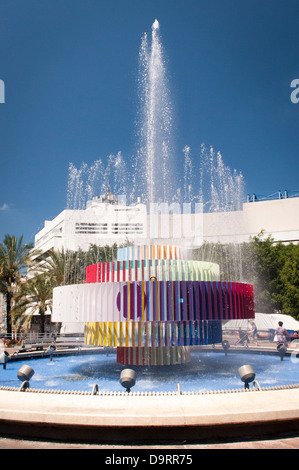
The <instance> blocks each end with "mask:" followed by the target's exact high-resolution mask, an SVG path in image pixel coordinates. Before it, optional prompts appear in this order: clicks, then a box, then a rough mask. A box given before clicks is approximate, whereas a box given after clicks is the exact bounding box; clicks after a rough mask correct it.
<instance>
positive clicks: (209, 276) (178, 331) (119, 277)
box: [52, 245, 254, 365]
mask: <svg viewBox="0 0 299 470" xmlns="http://www.w3.org/2000/svg"><path fill="white" fill-rule="evenodd" d="M180 256H181V255H180V249H179V248H178V247H175V246H157V245H146V246H137V247H135V246H133V247H126V248H122V249H119V250H118V259H117V261H114V262H108V263H98V264H95V265H91V266H88V267H87V269H86V284H79V285H70V286H63V287H57V288H55V289H54V295H53V318H52V321H56V322H84V323H85V332H84V341H85V343H86V344H89V345H95V346H112V347H117V362H119V363H122V364H129V365H166V364H179V363H185V362H188V361H189V360H190V347H192V346H196V345H207V344H215V343H220V342H221V341H222V321H224V320H230V319H241V318H242V319H243V318H248V319H249V318H250V319H251V318H254V302H253V287H252V286H251V285H250V284H244V283H239V282H220V281H219V267H218V265H216V264H214V263H208V262H202V261H189V260H188V261H184V260H182V259H181V258H180Z"/></svg>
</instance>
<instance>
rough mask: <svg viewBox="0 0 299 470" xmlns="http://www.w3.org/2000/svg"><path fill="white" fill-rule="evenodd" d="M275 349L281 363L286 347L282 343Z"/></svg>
mask: <svg viewBox="0 0 299 470" xmlns="http://www.w3.org/2000/svg"><path fill="white" fill-rule="evenodd" d="M276 349H277V351H278V354H279V355H280V360H281V361H283V358H284V356H285V355H286V352H287V349H288V348H287V346H286V345H285V344H283V343H279V344H278V345H277V348H276Z"/></svg>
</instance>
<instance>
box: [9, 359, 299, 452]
mask: <svg viewBox="0 0 299 470" xmlns="http://www.w3.org/2000/svg"><path fill="white" fill-rule="evenodd" d="M25 363H26V364H30V366H32V368H33V369H34V370H35V374H34V375H33V376H32V378H31V380H30V388H28V389H26V390H24V391H18V388H16V387H15V386H16V385H17V386H18V385H20V381H17V382H16V374H17V370H19V368H20V367H21V366H22V365H23V364H25ZM245 363H250V364H251V365H252V367H253V368H254V370H255V372H256V378H257V379H258V380H259V383H260V385H261V386H262V387H264V386H265V385H267V386H269V387H270V388H269V389H265V388H262V390H258V389H254V388H250V389H249V390H245V389H244V388H243V383H242V382H241V380H240V377H239V376H238V368H239V367H240V365H244V364H245ZM123 367H125V366H119V365H118V364H116V363H115V355H114V354H111V355H108V356H106V355H105V354H96V355H74V356H68V357H57V356H56V357H55V356H54V357H53V360H52V361H51V360H50V358H49V357H44V358H42V359H41V358H40V359H31V360H30V359H28V358H27V359H26V360H23V361H19V360H17V361H10V362H9V363H8V365H7V369H6V370H3V371H2V370H1V371H0V379H1V384H0V385H1V387H0V433H1V434H2V435H5V436H9V435H14V436H19V437H25V438H31V439H32V438H37V439H47V440H48V439H54V440H63V441H66V442H71V441H76V442H78V441H79V442H83V441H84V442H106V443H107V442H108V443H111V442H113V444H115V443H117V442H122V443H129V442H131V443H132V442H142V443H144V442H153V441H154V442H165V441H167V442H168V443H169V442H172V441H176V442H178V441H182V440H186V441H190V442H203V441H209V440H213V441H215V440H216V441H219V440H231V439H235V438H237V439H239V440H240V439H246V438H249V437H250V438H252V437H258V436H259V437H260V436H263V437H267V438H271V436H272V437H278V436H282V435H284V433H286V432H287V433H288V434H289V435H290V434H293V435H294V434H296V435H297V434H298V431H299V409H298V402H299V388H298V386H296V384H295V383H294V381H296V378H297V376H298V374H297V364H296V362H295V361H292V360H291V358H290V356H287V357H285V358H284V360H283V361H281V360H280V358H279V356H278V355H277V354H274V355H268V354H248V353H245V354H243V353H242V354H238V353H229V354H228V355H227V356H225V354H224V352H223V351H220V350H218V351H217V352H216V350H215V351H209V352H203V351H193V352H192V358H191V361H190V363H188V364H185V365H182V366H163V367H161V368H160V367H157V366H155V367H154V368H147V367H140V366H138V367H134V369H135V370H136V373H137V374H136V384H135V386H134V387H133V390H132V391H131V392H130V393H127V392H124V391H121V388H122V386H121V384H120V382H119V378H120V371H121V369H122V368H123ZM4 383H6V384H9V385H11V388H8V387H6V388H5V387H4V386H3V384H4ZM95 383H97V384H98V390H99V392H98V394H97V395H93V394H92V392H91V387H93V386H94V384H95ZM178 383H179V384H180V390H179V389H178V388H177V384H178ZM286 383H287V384H290V383H291V384H292V383H293V384H294V385H293V386H292V385H291V386H290V387H284V386H283V385H284V384H286ZM278 385H280V386H281V387H278ZM42 386H43V387H45V388H46V391H44V392H43V393H41V392H40V387H42ZM227 386H229V387H230V388H231V387H233V388H234V390H233V391H230V392H229V393H226V392H223V393H218V392H217V391H215V390H216V389H217V390H218V389H220V388H221V387H227ZM33 387H38V388H33ZM57 388H60V389H68V390H69V392H66V393H58V391H57ZM75 389H78V390H86V391H85V392H84V391H82V392H74V391H73V392H71V390H75ZM113 389H114V390H115V391H114V392H113V391H112V390H113ZM207 389H208V390H214V391H212V392H205V390H207ZM55 390H56V391H55ZM105 390H106V392H105ZM108 390H109V391H108ZM162 390H165V391H164V392H163V391H162Z"/></svg>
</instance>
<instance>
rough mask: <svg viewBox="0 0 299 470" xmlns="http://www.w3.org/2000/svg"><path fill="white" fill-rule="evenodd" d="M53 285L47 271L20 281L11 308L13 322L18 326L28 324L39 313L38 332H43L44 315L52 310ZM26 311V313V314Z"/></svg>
mask: <svg viewBox="0 0 299 470" xmlns="http://www.w3.org/2000/svg"><path fill="white" fill-rule="evenodd" d="M52 292H53V286H52V282H51V278H50V276H49V275H48V274H47V273H43V274H39V275H38V276H35V277H33V278H31V279H28V280H27V281H26V282H24V283H22V284H21V285H20V287H19V290H18V292H17V293H16V295H15V298H14V306H13V307H12V309H11V316H12V320H13V323H14V324H16V325H18V327H19V328H20V327H21V326H24V325H29V324H30V321H31V319H32V316H33V315H34V314H35V313H38V314H39V315H40V318H41V321H40V333H44V332H45V315H46V312H47V309H48V308H49V309H50V310H52ZM26 313H27V315H26Z"/></svg>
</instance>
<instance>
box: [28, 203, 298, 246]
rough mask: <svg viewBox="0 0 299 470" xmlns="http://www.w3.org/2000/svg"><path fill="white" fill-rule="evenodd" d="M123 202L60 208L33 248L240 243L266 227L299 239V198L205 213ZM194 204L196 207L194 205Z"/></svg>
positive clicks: (280, 236)
mask: <svg viewBox="0 0 299 470" xmlns="http://www.w3.org/2000/svg"><path fill="white" fill-rule="evenodd" d="M195 206H196V207H195V210H193V211H192V213H191V211H190V207H189V205H188V204H187V205H183V207H180V205H179V204H170V205H167V204H160V205H152V206H151V208H150V211H149V213H147V209H146V206H145V205H144V204H142V203H141V202H140V201H137V203H136V204H135V205H130V206H128V205H126V204H125V202H124V200H122V199H121V198H120V197H115V196H112V195H110V196H109V197H107V198H104V197H99V198H93V200H92V201H88V202H87V206H86V209H85V210H64V211H62V212H61V213H60V214H59V215H58V216H57V217H55V218H54V219H53V220H51V221H48V220H46V221H45V225H44V228H43V229H42V230H41V231H40V232H38V233H37V234H36V236H35V248H37V249H40V250H41V251H42V252H43V253H44V252H47V251H48V250H49V249H51V248H53V249H55V250H61V249H62V248H64V249H65V250H66V249H70V250H77V249H79V248H81V249H82V250H88V248H89V246H90V244H97V245H102V246H103V245H106V244H107V245H112V244H113V243H117V244H121V243H125V242H127V241H130V242H134V243H135V244H147V243H149V242H151V243H154V242H155V243H157V244H158V243H159V244H163V243H164V244H169V243H171V244H178V245H180V246H182V245H183V246H186V247H196V246H200V245H201V244H202V243H203V242H204V241H206V242H220V243H230V242H235V243H241V242H246V241H249V239H250V237H252V236H254V235H258V234H259V233H260V232H261V231H262V230H264V233H265V236H268V235H271V236H272V237H273V238H274V240H276V241H279V240H281V241H283V242H286V243H290V242H293V243H298V242H299V197H293V198H285V199H276V200H268V201H256V202H246V203H244V204H243V208H242V210H241V211H228V212H213V213H203V212H202V210H201V205H199V204H198V205H195ZM193 209H194V208H193Z"/></svg>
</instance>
